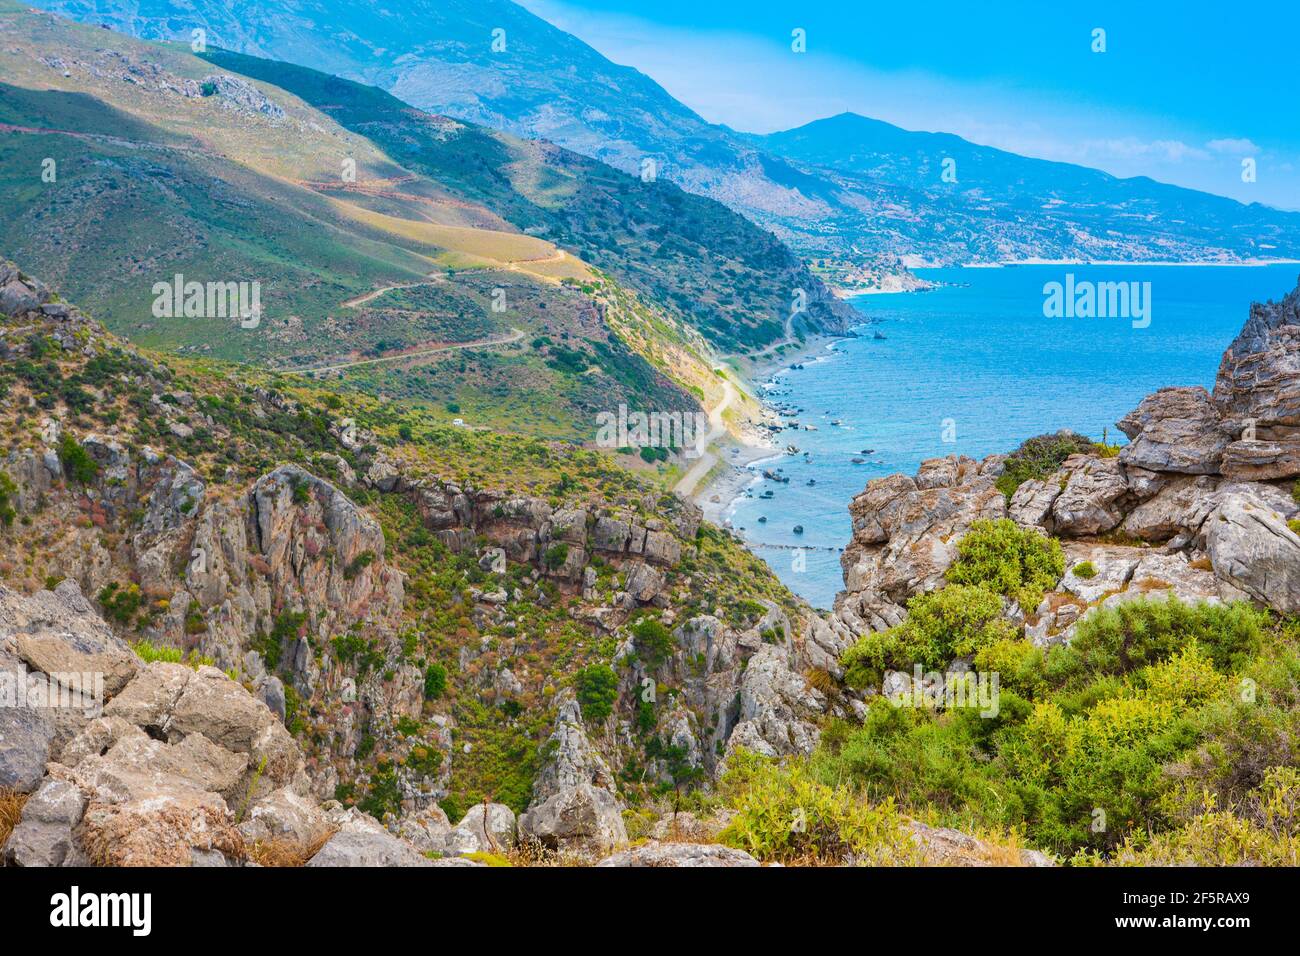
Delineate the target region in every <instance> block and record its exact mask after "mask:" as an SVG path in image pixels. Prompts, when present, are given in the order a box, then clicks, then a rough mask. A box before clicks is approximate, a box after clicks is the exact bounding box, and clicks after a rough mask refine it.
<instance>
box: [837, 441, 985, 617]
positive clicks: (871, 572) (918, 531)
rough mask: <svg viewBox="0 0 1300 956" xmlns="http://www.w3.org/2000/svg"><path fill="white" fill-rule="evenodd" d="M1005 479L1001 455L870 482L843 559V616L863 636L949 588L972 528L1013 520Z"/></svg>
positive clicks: (854, 509)
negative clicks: (1001, 484)
mask: <svg viewBox="0 0 1300 956" xmlns="http://www.w3.org/2000/svg"><path fill="white" fill-rule="evenodd" d="M1001 474H1002V459H1001V458H1000V457H997V456H994V457H991V458H987V459H985V460H984V461H982V462H977V461H975V460H973V459H970V458H966V457H957V456H949V457H947V458H932V459H929V460H927V461H924V462H922V463H921V468H920V470H919V471H918V472H917V474H916V476H915V477H914V478H909V477H908V476H906V475H890V476H889V477H887V478H877V479H873V480H872V481H870V482H868V483H867V488H866V490H865V491H864V492H863V493H862V494H860V495H858V496H857V497H856V498H854V499H853V502H852V503H851V504H850V505H849V514H850V516H851V517H852V519H853V538H852V540H851V541H850V542H849V545H848V547H847V548H845V549H844V553H843V554H842V555H841V557H840V563H841V565H842V566H843V568H844V588H845V590H844V593H843V594H842V595H841V598H840V599H839V600H837V601H836V608H835V611H836V616H837V617H838V618H839V619H840V620H841V621H842V622H843V623H844V624H845V625H847V626H848V627H849V628H850V629H853V630H857V631H861V630H864V629H866V630H880V629H883V628H886V627H891V626H893V625H894V624H897V623H899V622H900V621H901V620H902V619H903V616H904V615H905V614H906V610H905V605H906V603H907V600H908V598H910V597H912V596H914V595H916V594H920V593H923V592H925V591H930V590H933V589H934V588H936V587H939V586H940V585H942V584H943V576H944V573H945V572H946V571H947V570H948V568H949V567H951V566H952V563H953V561H955V560H956V559H957V549H956V543H957V541H958V540H959V539H960V537H961V535H962V534H963V533H964V532H965V531H966V530H967V529H968V528H969V527H970V525H971V523H972V522H974V521H976V520H979V519H981V518H990V519H992V518H1001V517H1005V516H1006V513H1007V503H1006V500H1005V498H1004V497H1003V495H1002V493H1001V492H1000V491H998V489H997V487H996V483H997V479H998V476H999V475H1001Z"/></svg>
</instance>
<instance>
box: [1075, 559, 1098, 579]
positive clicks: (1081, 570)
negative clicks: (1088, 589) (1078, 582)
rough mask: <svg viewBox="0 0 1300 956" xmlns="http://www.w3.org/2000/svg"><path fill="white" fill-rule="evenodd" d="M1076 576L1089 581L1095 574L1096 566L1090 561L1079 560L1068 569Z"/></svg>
mask: <svg viewBox="0 0 1300 956" xmlns="http://www.w3.org/2000/svg"><path fill="white" fill-rule="evenodd" d="M1070 573H1072V574H1073V575H1074V576H1075V577H1076V578H1083V579H1084V580H1085V581H1091V580H1092V579H1093V578H1095V577H1096V576H1097V566H1096V565H1095V564H1093V563H1092V562H1091V561H1080V562H1079V563H1078V564H1076V565H1075V566H1074V567H1072V568H1071V569H1070Z"/></svg>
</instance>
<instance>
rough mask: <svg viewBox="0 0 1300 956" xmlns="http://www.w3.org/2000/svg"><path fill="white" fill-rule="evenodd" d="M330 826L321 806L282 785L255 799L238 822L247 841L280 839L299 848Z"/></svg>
mask: <svg viewBox="0 0 1300 956" xmlns="http://www.w3.org/2000/svg"><path fill="white" fill-rule="evenodd" d="M329 829H330V824H329V821H328V820H327V819H326V818H325V814H324V813H323V812H322V811H321V809H320V808H319V807H318V806H316V804H315V803H314V802H313V801H311V800H310V799H308V798H307V797H304V796H302V795H300V794H298V793H296V792H295V791H294V790H293V788H292V787H281V788H280V789H279V790H276V791H274V792H273V793H270V794H268V795H267V796H265V797H263V798H262V799H261V800H258V801H257V802H256V803H255V804H253V805H252V807H250V808H249V810H248V813H247V815H246V816H245V817H244V820H243V821H242V822H241V823H240V824H239V832H240V833H242V834H243V835H244V839H245V840H246V841H247V842H248V843H249V844H254V843H269V842H275V841H279V842H284V843H288V844H291V845H293V846H295V847H300V848H306V847H310V846H314V845H315V844H316V842H317V841H318V840H320V839H321V837H323V836H324V835H325V834H326V833H328V832H329Z"/></svg>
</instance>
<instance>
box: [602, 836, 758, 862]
mask: <svg viewBox="0 0 1300 956" xmlns="http://www.w3.org/2000/svg"><path fill="white" fill-rule="evenodd" d="M596 865H597V866H617V867H627V866H666V867H676V866H689V867H696V866H708V867H713V866H761V865H762V864H760V863H759V862H758V860H756V859H754V858H753V857H752V856H750V855H749V854H748V853H746V852H745V851H744V850H733V849H732V848H731V847H727V846H719V845H717V844H703V843H659V842H657V841H654V840H651V841H650V842H649V843H645V844H642V845H641V846H637V847H633V848H631V849H628V850H623V851H621V852H619V853H615V854H614V855H613V856H607V857H605V859H603V860H601V861H600V862H599V863H597V864H596Z"/></svg>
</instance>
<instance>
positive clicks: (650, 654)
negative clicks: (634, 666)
mask: <svg viewBox="0 0 1300 956" xmlns="http://www.w3.org/2000/svg"><path fill="white" fill-rule="evenodd" d="M631 631H632V645H633V646H634V647H635V648H636V653H637V657H639V658H641V660H642V661H643V662H644V663H645V665H646V669H647V670H651V671H653V670H657V669H658V668H659V667H660V666H662V665H663V664H664V663H665V662H666V661H667V660H668V658H669V657H670V656H671V655H672V652H673V648H674V647H676V646H677V643H676V641H674V640H673V633H672V631H670V630H668V628H667V627H666V626H665V625H664V623H663V622H662V621H660V620H658V619H657V618H653V617H643V618H642V619H641V620H639V621H637V622H636V623H635V624H633V625H632V627H631Z"/></svg>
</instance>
